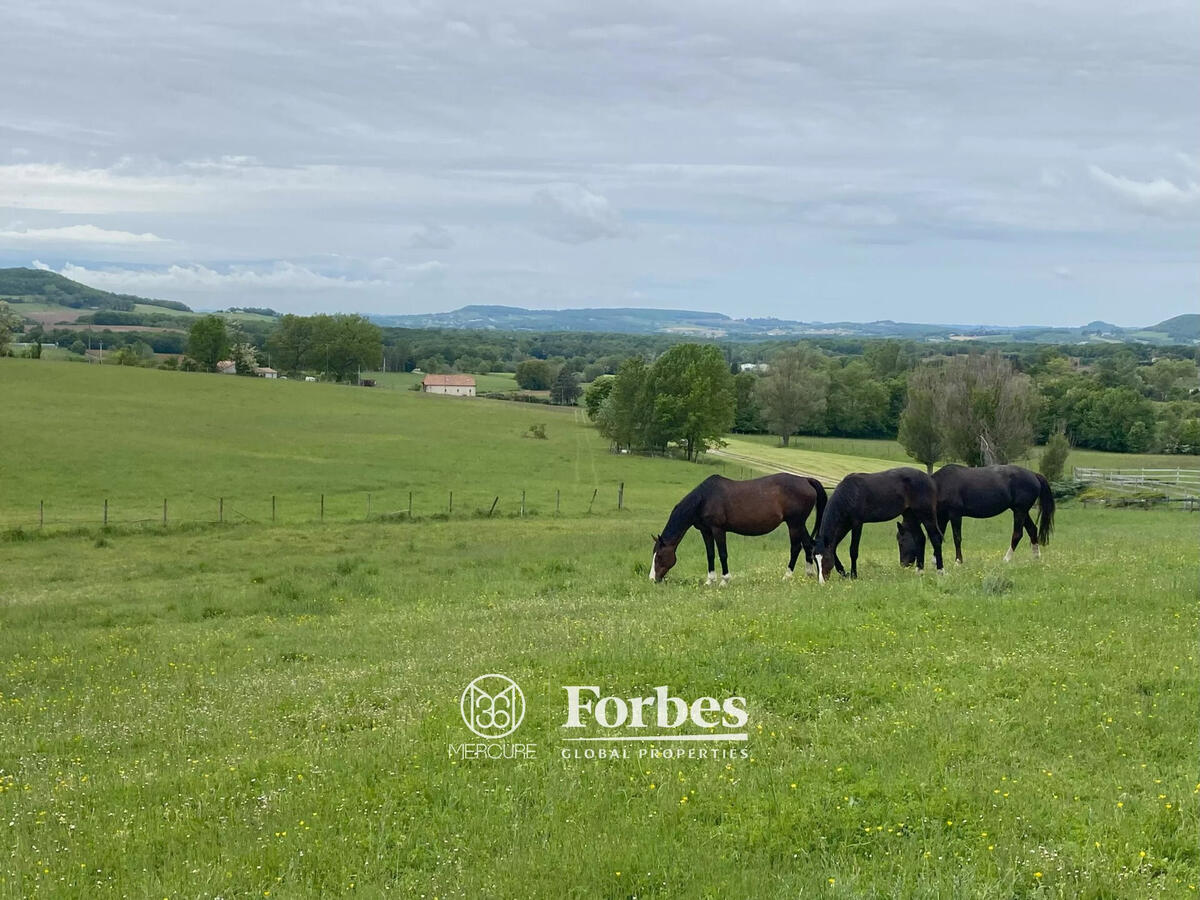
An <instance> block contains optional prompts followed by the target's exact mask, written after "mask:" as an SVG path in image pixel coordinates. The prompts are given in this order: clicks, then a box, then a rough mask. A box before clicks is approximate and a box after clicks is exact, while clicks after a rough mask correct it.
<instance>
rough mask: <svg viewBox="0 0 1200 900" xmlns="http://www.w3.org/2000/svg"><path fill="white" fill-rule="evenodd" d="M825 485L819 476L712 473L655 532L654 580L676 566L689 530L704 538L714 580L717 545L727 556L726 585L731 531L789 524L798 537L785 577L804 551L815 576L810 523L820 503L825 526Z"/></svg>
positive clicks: (723, 576)
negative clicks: (727, 543) (739, 476)
mask: <svg viewBox="0 0 1200 900" xmlns="http://www.w3.org/2000/svg"><path fill="white" fill-rule="evenodd" d="M825 499H826V495H825V488H824V487H822V485H821V482H819V481H817V479H815V478H803V477H801V476H799V475H787V474H782V475H767V476H765V477H763V478H752V479H750V480H749V481H732V480H730V479H728V478H723V477H722V476H720V475H710V476H709V477H708V478H705V479H704V480H703V481H702V482H700V484H698V485H697V486H696V487H695V488H694V489H693V490H692V491H691V493H689V494H688V495H687V496H686V497H684V498H683V499H682V500H680V501H679V502H678V503H677V504H675V508H674V509H673V510H671V516H670V518H668V519H667V527H666V528H664V529H663V532H662V534H658V535H654V556H653V557H651V560H650V580H651V581H662V580H663V579H664V578H665V577H666V576H667V572H669V571H670V570H671V567H672V566H674V565H675V548H676V547H678V546H679V542H680V541H681V540H683V537H684V535H685V534H687V532H688V529H689V528H695V529H696V530H697V531H699V532H700V535H701V536H702V537H703V538H704V549H705V550H707V551H708V583H709V584H712V583H713V582H714V581H716V579H717V573H716V572H715V571H714V570H713V547H714V545H715V547H716V550H717V552H718V553H720V555H721V583H722V584H724V583H725V582H727V581H729V557H728V553H727V552H726V548H725V535H726V534H727V533H728V532H730V531H732V532H733V533H734V534H747V535H758V534H769V533H770V532H772V531H774V530H775V529H776V528H778V527H779V525H780V524H781V523H783V522H787V526H788V534H789V535H790V537H791V540H792V555H791V559H789V560H788V566H787V571H786V572H785V573H784V575H783V577H784V578H791V577H792V570H793V569H795V568H796V559H797V557H799V555H800V550H801V549H803V550H804V559H805V561H806V563H807V565H806V566H805V570H806V571H807V572H808V574H810V575H811V574H812V561H813V554H812V548H813V541H812V537H811V536H810V535H809V533H808V528H806V527H805V524H804V523H805V521H806V520H807V519H808V514H809V512H810V511H812V509H813V507H814V506H815V507H816V509H817V518H816V522H815V523H814V525H813V530H814V531H815V530H816V529H818V528H820V527H821V515H822V513H824V511H825Z"/></svg>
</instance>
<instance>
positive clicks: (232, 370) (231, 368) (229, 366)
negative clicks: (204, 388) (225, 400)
mask: <svg viewBox="0 0 1200 900" xmlns="http://www.w3.org/2000/svg"><path fill="white" fill-rule="evenodd" d="M217 374H218V375H236V374H237V363H235V362H234V361H233V360H232V359H223V360H221V361H220V362H219V363H217Z"/></svg>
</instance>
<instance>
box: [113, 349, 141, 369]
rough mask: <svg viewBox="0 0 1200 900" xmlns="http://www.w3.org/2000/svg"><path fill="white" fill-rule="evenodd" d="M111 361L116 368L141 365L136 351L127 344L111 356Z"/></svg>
mask: <svg viewBox="0 0 1200 900" xmlns="http://www.w3.org/2000/svg"><path fill="white" fill-rule="evenodd" d="M113 360H114V362H116V364H117V365H118V366H140V365H141V364H142V361H141V359H139V358H138V354H137V351H136V350H134V349H133V347H131V346H129V345H128V344H126V345H125V346H124V347H122V348H121V349H120V350H118V351H117V352H116V353H114V354H113Z"/></svg>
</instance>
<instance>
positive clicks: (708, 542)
mask: <svg viewBox="0 0 1200 900" xmlns="http://www.w3.org/2000/svg"><path fill="white" fill-rule="evenodd" d="M700 534H701V536H702V537H703V538H704V552H705V553H706V554H707V555H708V579H707V580H706V581H705V584H712V583H713V582H714V581H716V580H717V573H716V572H715V571H714V570H713V562H714V557H715V556H716V553H715V548H714V547H713V533H712V532H711V531H709V530H708V529H707V528H702V529H700Z"/></svg>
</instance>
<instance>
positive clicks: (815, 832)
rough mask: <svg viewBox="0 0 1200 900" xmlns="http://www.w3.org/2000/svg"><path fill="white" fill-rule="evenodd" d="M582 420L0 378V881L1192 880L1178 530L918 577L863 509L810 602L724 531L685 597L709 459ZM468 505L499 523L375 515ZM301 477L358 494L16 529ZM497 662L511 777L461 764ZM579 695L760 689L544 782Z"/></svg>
mask: <svg viewBox="0 0 1200 900" xmlns="http://www.w3.org/2000/svg"><path fill="white" fill-rule="evenodd" d="M577 416H578V413H577V412H576V411H573V410H551V409H548V408H546V407H523V406H519V405H517V404H508V403H502V402H488V401H481V400H474V401H472V400H459V399H455V398H440V397H426V396H421V395H419V394H416V393H410V392H403V391H378V390H376V391H372V390H366V389H360V388H349V387H335V386H330V385H321V384H304V383H302V382H268V381H263V380H259V379H240V378H222V377H218V376H204V375H185V374H181V373H168V372H155V371H146V370H136V369H122V368H119V367H112V368H111V369H109V368H108V367H105V371H104V372H103V374H101V373H100V370H99V367H85V366H38V365H37V364H36V363H35V362H32V361H21V360H0V421H2V422H3V423H4V425H5V427H4V428H2V429H0V467H2V468H0V485H3V488H2V489H0V512H2V514H3V515H4V516H5V517H7V519H8V521H9V522H10V524H8V525H7V526H6V528H5V530H3V531H0V559H2V560H3V565H0V623H2V625H3V627H0V734H2V735H3V736H4V737H3V740H0V829H3V830H4V835H5V847H6V852H4V853H3V854H0V897H14V898H15V897H21V898H24V897H37V896H46V897H88V898H91V897H103V896H136V897H164V896H166V897H217V896H220V897H251V896H253V897H324V896H342V895H350V894H360V895H364V896H381V895H383V894H385V893H386V894H392V895H396V896H413V897H419V896H422V895H424V896H425V897H483V896H487V897H518V896H519V897H563V896H566V897H580V898H584V897H588V898H590V897H632V896H637V897H696V896H700V897H713V898H724V897H766V896H806V897H811V896H821V897H846V898H857V897H863V896H881V897H893V896H896V897H955V898H957V897H982V898H1013V897H1031V898H1032V897H1072V898H1073V897H1092V898H1107V897H1151V896H1154V897H1159V896H1161V897H1168V896H1188V895H1190V894H1191V893H1192V892H1194V890H1195V887H1196V885H1197V883H1198V872H1197V865H1198V859H1197V856H1198V854H1197V846H1196V840H1195V835H1196V832H1197V826H1198V824H1200V823H1198V821H1197V818H1198V817H1197V803H1196V800H1197V793H1198V792H1200V783H1198V779H1197V775H1196V766H1195V760H1196V755H1197V746H1196V745H1197V737H1196V736H1197V732H1198V725H1200V721H1198V719H1200V716H1198V714H1197V710H1196V706H1195V685H1196V681H1197V675H1198V674H1200V673H1198V667H1197V659H1196V655H1197V650H1196V640H1195V635H1196V629H1197V625H1198V622H1197V609H1196V579H1195V558H1196V556H1195V554H1196V547H1195V535H1196V524H1197V521H1198V520H1197V519H1196V518H1194V517H1193V515H1192V514H1189V513H1184V512H1180V511H1162V510H1151V511H1142V510H1106V509H1095V508H1089V509H1083V508H1079V507H1076V506H1071V505H1066V506H1064V507H1063V508H1062V509H1060V511H1059V515H1058V525H1057V529H1056V532H1055V534H1054V536H1053V539H1052V541H1051V543H1050V545H1049V546H1048V547H1047V548H1046V550H1045V552H1044V554H1043V557H1042V559H1041V560H1034V559H1033V558H1032V557H1031V555H1030V553H1029V551H1028V548H1027V547H1026V546H1024V545H1023V546H1022V547H1021V548H1020V549H1019V551H1018V554H1017V556H1016V559H1015V560H1014V561H1013V562H1012V563H1010V564H1005V563H1003V562H1002V561H1001V557H1002V555H1003V553H1004V549H1005V547H1006V546H1007V539H1008V529H1009V524H1010V523H1009V521H1008V519H1007V518H1005V517H1000V518H997V519H994V520H988V521H984V522H976V521H969V522H968V523H967V524H966V527H965V529H964V554H965V557H966V564H965V565H963V566H962V567H954V566H951V567H950V570H949V571H948V572H947V574H945V575H943V576H937V575H935V574H933V573H932V572H928V573H927V574H925V575H924V576H918V575H917V574H915V573H914V572H912V571H910V570H901V569H900V568H899V566H898V565H897V562H896V548H895V542H894V537H893V532H894V529H893V526H892V525H890V524H888V523H884V524H880V525H873V526H868V527H867V529H866V531H865V532H864V539H863V547H862V554H861V559H860V565H859V569H860V572H861V577H860V578H859V579H858V580H857V581H853V582H851V581H848V580H841V579H835V580H834V581H833V582H832V583H830V584H829V585H826V586H824V587H822V586H819V585H817V584H816V583H815V581H814V580H813V579H809V578H804V577H801V576H800V575H797V577H796V578H795V579H794V580H792V581H790V582H784V581H782V580H781V578H780V576H781V575H782V572H783V567H784V563H785V561H786V551H787V541H786V538H785V536H784V535H783V534H782V533H775V534H772V535H769V536H767V537H762V538H743V537H737V536H731V538H730V563H731V568H732V570H733V572H734V578H733V581H732V582H731V583H730V585H729V586H727V587H724V588H718V587H715V586H714V587H705V586H704V585H703V579H704V570H705V564H704V553H703V544H702V542H701V541H700V540H699V539H698V538H697V537H696V536H694V535H693V536H691V537H689V538H687V539H686V540H685V541H684V543H683V544H682V545H681V546H680V550H679V564H678V566H677V567H676V569H675V570H673V571H672V572H671V574H670V575H669V577H668V578H667V580H666V582H664V583H663V584H652V583H651V582H650V581H649V579H648V578H647V572H648V563H649V550H650V533H651V532H656V531H659V530H661V528H662V525H663V523H664V522H665V519H666V516H667V513H668V511H669V509H670V507H671V505H672V504H673V503H674V502H675V500H677V499H678V498H679V497H680V496H681V495H682V493H683V492H684V491H685V490H687V489H688V488H690V487H691V486H692V485H693V484H694V483H696V482H697V481H699V480H700V478H701V477H703V476H704V475H706V474H708V473H709V472H711V471H714V470H719V468H720V467H719V466H718V467H708V466H697V465H694V464H688V463H684V462H679V461H672V460H665V459H643V458H634V457H628V456H618V455H613V454H610V453H608V452H607V449H606V446H605V444H604V442H603V441H602V440H600V439H598V438H597V437H596V436H595V434H594V432H593V431H592V430H591V429H590V428H588V427H587V426H586V425H584V424H583V423H582V422H581V421H579V419H578V418H577ZM527 420H528V421H527ZM533 421H545V422H546V423H547V433H548V435H549V439H548V440H546V441H536V440H534V439H530V438H524V437H522V436H521V435H522V432H523V430H524V429H525V428H527V426H528V424H529V423H530V422H533ZM622 480H623V481H625V483H626V492H627V504H626V505H627V508H626V509H624V510H622V511H620V512H618V511H617V510H616V509H615V485H616V484H617V483H618V482H619V481H622ZM465 484H477V485H479V486H480V487H479V489H478V491H477V494H476V495H473V497H472V498H471V499H470V500H469V501H467V502H469V503H471V504H473V505H474V504H476V503H477V501H476V499H474V497H475V496H477V497H478V498H479V501H478V502H479V503H480V504H481V503H482V501H484V500H487V501H489V502H490V497H489V496H488V495H489V494H492V493H493V492H501V493H502V494H503V496H504V498H505V501H504V502H505V504H506V505H505V506H504V507H503V510H504V513H503V516H501V515H500V513H497V515H496V516H495V517H493V518H491V519H488V518H485V517H481V516H480V515H478V514H476V512H475V511H474V508H472V509H470V510H467V509H465V508H464V510H463V511H462V512H461V513H460V512H456V514H455V516H454V517H452V518H448V519H446V518H441V517H440V516H438V517H434V518H426V519H423V520H418V521H407V520H406V517H405V516H391V515H382V514H378V513H377V514H376V515H375V516H374V517H373V518H372V520H371V521H363V519H364V518H365V509H360V507H359V506H358V503H359V501H360V500H361V499H363V498H364V497H365V492H366V491H375V492H377V493H378V494H379V495H383V496H393V495H395V494H396V493H397V492H403V494H404V495H405V496H406V494H407V490H408V489H409V487H410V486H411V487H412V489H413V490H414V491H420V492H423V493H421V494H420V496H423V497H424V496H428V497H429V498H430V503H431V504H432V502H433V498H436V497H437V496H440V495H441V494H442V493H443V492H447V491H448V490H449V489H450V487H451V486H452V485H465ZM483 485H487V489H486V490H484V489H483ZM535 485H537V493H536V494H535V491H534V486H535ZM554 485H561V486H562V487H561V488H560V489H561V490H562V492H563V497H564V503H563V510H562V511H561V512H560V514H559V515H555V514H554V511H553V509H552V508H550V507H549V506H548V503H549V502H550V501H549V500H548V497H549V493H548V491H549V490H550V489H552V488H553V486H554ZM276 486H277V487H276ZM320 486H325V487H326V488H327V489H328V491H329V492H330V493H331V494H334V492H337V493H336V496H338V497H342V496H344V497H346V498H353V499H354V506H353V507H351V506H350V505H347V506H346V507H345V510H344V512H345V515H344V516H343V515H342V513H341V512H339V513H338V514H337V515H330V516H328V518H327V520H326V522H325V523H324V524H320V523H318V522H316V521H314V519H315V515H307V516H306V517H302V516H300V515H299V514H297V515H296V516H295V517H294V518H290V517H287V518H285V517H281V521H280V522H279V523H278V524H276V525H275V526H272V525H270V524H269V523H266V522H263V521H261V520H258V521H256V522H249V521H247V520H246V519H245V518H241V519H236V518H235V519H234V520H233V521H235V522H236V523H237V524H225V525H223V526H221V525H215V524H202V523H201V520H200V519H199V518H198V519H197V520H196V522H193V523H185V522H182V521H181V522H179V523H173V524H171V525H170V526H169V527H168V528H166V529H164V528H162V527H161V526H160V525H158V524H156V523H155V522H154V521H153V515H150V516H149V518H150V521H146V522H141V523H138V522H136V521H131V520H130V519H123V518H118V522H117V524H114V525H113V526H112V527H109V528H107V529H104V528H100V527H98V526H96V525H83V524H74V525H71V523H69V522H68V523H65V524H67V525H71V527H62V526H61V525H56V526H54V527H48V528H47V529H46V530H45V531H44V532H40V533H39V532H37V531H36V529H31V528H29V527H22V528H20V529H19V530H17V529H16V528H15V527H14V526H13V524H11V522H12V520H13V519H14V518H15V519H20V520H21V521H22V522H27V521H28V518H29V516H28V513H27V510H28V507H29V502H30V499H29V498H31V497H36V496H37V495H39V494H45V495H46V496H48V497H50V498H52V499H53V500H54V503H55V504H59V503H61V504H63V505H64V506H65V505H66V504H67V503H68V502H69V501H73V500H78V499H80V498H83V499H88V500H90V502H94V501H95V500H96V499H97V498H100V497H101V493H100V491H105V492H108V493H111V495H112V496H113V497H120V498H126V500H128V501H129V502H132V501H133V500H134V499H136V498H138V497H140V496H142V495H145V494H151V495H152V497H157V496H158V495H159V494H163V493H166V494H172V495H175V494H176V493H178V494H179V495H185V494H187V493H188V492H189V491H190V492H191V495H192V496H195V497H199V498H201V499H203V500H205V502H206V503H207V498H208V497H209V496H215V495H216V494H217V491H228V492H229V493H228V494H227V495H226V496H229V497H234V496H239V497H241V496H244V497H258V496H261V495H262V494H264V493H267V492H269V491H270V490H273V489H277V490H279V492H280V495H281V496H285V492H287V493H286V496H287V497H289V498H291V499H290V500H289V502H298V501H299V500H300V499H304V498H311V497H312V496H314V492H317V491H319V489H320ZM523 487H524V488H525V489H526V490H527V491H528V496H529V498H530V510H529V512H530V513H531V514H530V515H529V516H528V517H526V518H524V519H521V518H517V517H515V512H516V510H515V509H514V507H513V506H512V503H511V501H510V499H509V498H513V497H519V491H520V489H522V488H523ZM597 488H600V489H601V496H602V497H604V498H606V499H605V502H604V503H599V502H597V504H596V506H595V507H594V508H593V511H592V512H591V513H590V514H589V513H588V512H587V509H586V505H587V500H588V498H590V497H591V495H592V492H593V491H594V490H596V489H597ZM458 489H459V490H464V491H465V490H467V489H466V488H458ZM456 496H457V495H456ZM535 496H536V501H534V500H533V499H532V498H534V497H535ZM568 496H570V497H571V498H572V499H571V504H570V505H569V506H568V504H567V503H566V497H568ZM126 500H122V501H121V502H122V504H123V503H124V502H126ZM34 502H36V501H34ZM146 502H147V503H148V504H149V506H150V513H151V514H152V513H153V512H155V509H154V504H153V500H152V499H151V500H148V501H146ZM159 502H161V500H160V501H159ZM238 502H241V501H238ZM116 505H117V504H114V506H116ZM205 508H207V507H205ZM338 509H339V510H341V507H339V508H338ZM201 511H202V512H203V510H201ZM418 512H419V513H420V512H422V511H421V510H418ZM428 515H431V516H432V515H433V514H428ZM201 518H202V517H201ZM208 518H209V519H211V516H209V517H208ZM231 518H232V517H231ZM352 519H353V520H352ZM488 672H501V673H504V674H506V675H508V676H510V677H512V678H513V679H515V680H516V681H517V682H518V683H519V684H520V685H521V686H522V688H523V690H524V692H525V696H526V699H527V713H526V718H525V721H524V722H523V723H522V725H521V726H520V728H519V730H518V731H517V732H516V733H515V734H514V735H513V737H512V738H511V740H514V741H516V740H519V741H521V742H524V743H533V744H536V755H535V757H534V758H532V759H522V760H512V759H507V760H505V759H496V760H488V759H468V760H462V759H452V758H451V757H450V755H449V754H448V752H447V751H448V747H449V746H450V745H455V744H461V743H462V742H464V741H468V740H474V738H473V736H472V735H471V734H470V732H468V731H467V729H466V727H465V725H464V723H463V721H462V719H461V717H460V714H459V698H460V695H461V693H462V691H463V689H464V688H465V686H466V685H467V684H468V683H469V682H470V681H471V680H472V679H473V678H475V677H476V676H478V675H482V674H485V673H488ZM570 684H575V685H597V686H599V687H600V688H601V689H602V691H603V693H605V694H614V695H619V696H624V697H631V696H643V695H647V694H649V693H652V692H653V690H654V688H655V687H657V686H658V685H667V686H669V688H670V690H671V692H672V693H673V694H674V695H676V696H680V697H685V698H695V697H700V696H706V695H707V696H715V697H725V696H733V695H736V696H741V697H744V698H745V699H746V704H747V709H748V712H749V722H748V725H747V730H748V731H749V733H750V735H749V740H748V741H747V743H746V744H745V745H744V746H745V748H746V750H747V751H748V756H747V758H745V759H740V758H738V759H733V760H728V761H726V760H717V761H714V760H711V759H696V758H693V759H687V758H684V759H671V760H667V759H661V758H643V759H638V758H637V757H636V755H635V756H634V757H633V758H630V759H616V760H606V761H599V760H587V759H579V760H576V759H564V758H563V755H562V751H563V749H564V748H566V747H567V746H568V745H567V744H566V743H565V742H564V740H563V736H564V731H563V729H562V727H561V726H562V725H563V723H564V720H565V695H564V692H563V690H562V688H563V686H564V685H570Z"/></svg>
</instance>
